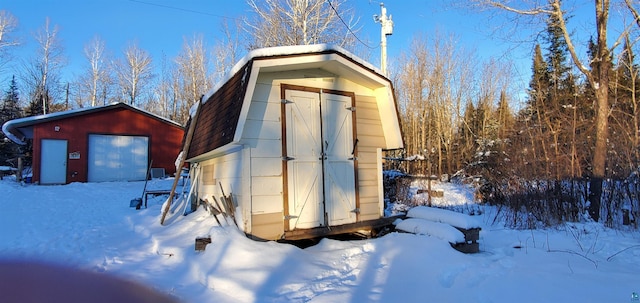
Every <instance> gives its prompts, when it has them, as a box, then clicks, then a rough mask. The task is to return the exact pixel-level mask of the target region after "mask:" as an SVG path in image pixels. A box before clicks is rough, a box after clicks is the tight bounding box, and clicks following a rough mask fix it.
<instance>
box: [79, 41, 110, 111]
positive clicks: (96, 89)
mask: <svg viewBox="0 0 640 303" xmlns="http://www.w3.org/2000/svg"><path fill="white" fill-rule="evenodd" d="M84 56H85V59H86V60H87V67H86V70H85V71H84V73H83V74H82V75H81V76H80V80H79V83H78V86H79V100H78V101H80V102H81V104H78V105H80V106H81V107H82V106H85V105H89V106H96V105H101V104H102V105H104V104H106V103H107V95H108V94H109V91H110V88H109V87H110V84H111V79H110V78H111V75H110V73H109V71H110V69H109V66H108V62H109V58H108V56H107V54H106V49H105V42H104V41H103V40H102V39H101V38H100V37H98V36H96V37H94V38H93V39H92V40H91V41H90V42H89V43H88V44H87V45H85V47H84ZM85 103H86V104H85Z"/></svg>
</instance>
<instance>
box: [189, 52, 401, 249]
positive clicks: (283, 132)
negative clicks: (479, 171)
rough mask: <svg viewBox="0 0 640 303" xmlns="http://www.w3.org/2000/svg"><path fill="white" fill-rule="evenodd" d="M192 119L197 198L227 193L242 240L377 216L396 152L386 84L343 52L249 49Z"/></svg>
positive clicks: (308, 234) (394, 115) (326, 230)
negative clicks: (388, 159)
mask: <svg viewBox="0 0 640 303" xmlns="http://www.w3.org/2000/svg"><path fill="white" fill-rule="evenodd" d="M193 116H194V117H197V120H196V121H195V122H192V123H196V124H195V125H194V132H193V137H192V140H191V144H190V148H189V151H188V154H187V156H186V161H187V162H189V163H191V166H192V172H194V174H195V177H194V180H197V182H194V186H195V187H196V188H195V192H196V193H197V196H198V198H199V199H200V200H203V201H205V200H208V201H212V196H214V197H220V196H222V191H224V193H226V194H229V193H232V196H233V202H234V204H235V207H236V210H235V213H236V219H237V223H238V225H239V226H240V228H241V229H243V230H244V232H245V233H246V234H247V235H248V236H249V237H251V238H254V239H262V240H287V239H290V240H295V239H303V238H313V237H318V236H324V235H329V234H335V233H347V232H353V231H356V230H367V229H371V228H373V227H375V226H376V225H377V224H379V223H380V222H381V220H384V210H383V207H384V202H383V187H382V152H383V150H385V149H398V148H402V147H403V141H402V136H401V131H400V123H399V119H398V110H397V105H396V102H395V99H394V93H393V87H392V84H391V82H390V81H389V79H387V78H386V77H385V76H383V75H382V74H381V72H380V71H379V70H378V69H376V68H375V67H373V66H372V65H370V64H369V63H366V62H365V61H363V60H361V59H359V58H358V57H356V56H354V55H353V54H351V53H349V52H347V51H345V50H344V49H342V48H339V47H335V46H330V45H312V46H292V47H275V48H265V49H258V50H254V51H251V52H250V53H249V54H248V55H247V56H246V57H244V58H243V59H242V60H241V61H240V62H238V64H236V65H235V67H234V68H233V69H232V71H231V72H230V73H229V75H228V77H227V78H226V79H225V80H224V81H222V82H221V83H219V84H218V85H217V86H216V87H215V88H214V89H213V90H212V92H210V93H209V94H208V95H205V96H204V97H203V102H202V104H201V105H200V108H199V113H198V114H197V115H193ZM196 178H197V179H196Z"/></svg>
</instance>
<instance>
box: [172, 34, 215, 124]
mask: <svg viewBox="0 0 640 303" xmlns="http://www.w3.org/2000/svg"><path fill="white" fill-rule="evenodd" d="M206 54H207V52H206V49H205V45H204V42H203V39H202V36H194V37H193V39H192V40H191V41H187V40H186V39H185V41H184V43H183V45H182V50H181V52H180V54H178V57H177V58H176V67H177V68H178V74H179V76H180V80H181V85H180V87H181V88H180V92H181V94H180V99H181V100H182V104H180V105H179V106H178V115H177V117H176V119H177V121H179V122H184V121H186V120H187V117H188V114H189V108H190V107H191V106H192V105H193V104H195V103H197V102H198V100H200V98H201V96H202V95H203V94H205V93H206V92H207V90H208V89H209V88H210V87H211V83H210V81H209V60H208V56H207V55H206Z"/></svg>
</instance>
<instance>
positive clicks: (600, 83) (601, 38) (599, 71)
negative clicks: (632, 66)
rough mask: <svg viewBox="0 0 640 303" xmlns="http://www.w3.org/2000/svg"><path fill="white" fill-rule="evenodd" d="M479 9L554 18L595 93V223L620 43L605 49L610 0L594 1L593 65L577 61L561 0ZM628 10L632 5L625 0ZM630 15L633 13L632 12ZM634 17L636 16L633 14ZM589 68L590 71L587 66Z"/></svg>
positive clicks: (498, 0) (500, 2) (491, 3)
mask: <svg viewBox="0 0 640 303" xmlns="http://www.w3.org/2000/svg"><path fill="white" fill-rule="evenodd" d="M475 2H476V3H477V4H480V5H481V6H482V7H485V8H487V7H493V8H498V9H501V10H504V11H507V12H510V13H515V14H517V15H519V16H553V17H554V18H555V19H556V20H558V24H557V26H558V28H559V29H560V30H561V31H562V35H563V37H564V39H565V41H566V43H567V49H568V51H569V54H570V55H571V59H572V61H573V63H574V65H575V66H576V68H577V69H578V70H579V71H580V72H581V73H582V74H583V75H584V76H585V78H586V79H587V82H588V83H589V85H590V86H591V87H592V88H593V90H594V91H595V99H596V104H595V107H596V118H595V145H594V153H593V159H592V167H593V169H592V179H591V180H592V181H591V184H590V193H589V201H590V202H591V204H590V209H589V213H590V215H591V217H592V219H594V220H596V221H598V219H599V217H600V213H599V211H600V210H599V209H600V197H601V195H602V179H603V178H604V177H605V175H606V157H607V140H608V135H609V130H608V127H609V114H610V110H611V109H610V106H609V71H610V70H611V64H612V62H611V56H610V54H611V52H612V50H613V49H614V48H615V47H616V45H617V44H618V43H619V41H620V40H618V41H617V42H615V43H614V44H613V45H612V46H611V47H609V46H608V39H607V34H608V32H609V30H608V22H609V10H610V6H611V4H610V0H595V2H594V4H595V14H594V16H595V22H594V24H595V32H596V39H595V42H594V45H595V52H594V54H593V62H591V63H592V64H585V63H583V61H582V60H581V59H580V58H581V56H580V55H579V54H578V52H577V51H576V48H575V44H574V41H573V39H572V36H571V31H570V30H569V29H568V28H567V25H566V18H565V17H566V16H565V12H566V11H565V9H564V8H563V6H562V3H561V1H560V0H549V1H544V2H535V3H532V4H528V3H525V4H520V5H521V6H519V7H516V6H512V3H510V2H509V1H504V0H475ZM625 2H626V3H627V5H628V7H629V8H632V5H631V3H630V2H629V1H628V0H625ZM631 11H632V13H635V10H633V9H631ZM635 15H637V14H635ZM590 65H591V66H592V67H593V68H592V69H589V67H588V66H590Z"/></svg>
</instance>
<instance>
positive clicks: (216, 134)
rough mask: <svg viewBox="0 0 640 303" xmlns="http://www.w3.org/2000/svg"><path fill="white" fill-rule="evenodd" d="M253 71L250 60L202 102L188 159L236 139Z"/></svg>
mask: <svg viewBox="0 0 640 303" xmlns="http://www.w3.org/2000/svg"><path fill="white" fill-rule="evenodd" d="M250 71H251V62H249V63H247V64H246V65H245V66H244V67H243V68H241V69H240V71H238V72H237V73H236V74H235V75H234V76H233V77H231V79H229V81H227V82H226V83H225V84H224V85H223V86H222V87H221V88H220V89H219V90H217V91H216V92H215V93H214V94H213V95H212V96H211V97H210V98H209V99H207V100H206V102H204V104H202V108H201V109H200V114H199V117H198V121H196V127H195V131H194V135H193V139H192V141H191V146H190V148H189V153H188V156H187V159H188V158H192V157H195V156H198V155H202V154H204V153H207V152H210V151H212V150H214V149H216V148H219V147H222V146H224V145H226V144H229V143H231V142H232V141H233V137H234V135H235V133H236V128H237V126H238V119H239V117H240V111H241V110H242V102H243V101H244V96H245V93H246V91H247V83H248V78H249V74H250Z"/></svg>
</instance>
